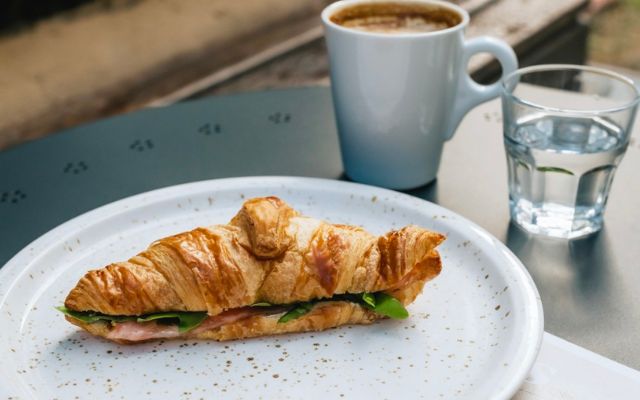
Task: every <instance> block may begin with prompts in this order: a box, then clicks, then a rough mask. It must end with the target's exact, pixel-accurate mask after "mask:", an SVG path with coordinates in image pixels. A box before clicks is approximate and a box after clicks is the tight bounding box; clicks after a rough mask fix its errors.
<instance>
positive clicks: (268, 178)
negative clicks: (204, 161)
mask: <svg viewBox="0 0 640 400" xmlns="http://www.w3.org/2000/svg"><path fill="white" fill-rule="evenodd" d="M256 181H259V182H260V183H261V184H262V185H268V186H278V185H280V186H286V185H287V184H288V185H291V184H295V183H298V184H308V185H311V186H315V187H322V186H323V185H324V187H327V188H328V189H331V187H333V188H336V189H337V188H340V189H349V188H352V189H354V188H355V189H357V191H358V192H359V193H360V194H362V192H363V191H365V192H370V191H375V193H376V195H377V196H379V195H380V194H382V195H384V194H388V195H392V196H394V197H396V198H399V199H400V200H405V201H413V202H417V203H421V202H424V203H428V204H430V206H432V207H435V208H436V209H437V210H438V211H442V212H444V213H448V214H451V215H454V216H455V217H456V218H457V219H458V220H460V221H461V222H463V223H465V224H468V225H469V228H470V229H473V230H476V231H478V232H480V233H482V234H484V235H486V236H487V237H488V238H491V239H492V241H493V242H494V244H495V245H496V246H497V247H498V249H500V250H501V251H502V252H503V253H504V255H505V256H506V257H507V258H508V259H509V261H510V262H511V264H513V266H516V267H517V268H516V269H514V271H512V272H515V273H517V275H518V279H519V280H520V281H521V282H522V283H523V285H524V288H525V289H526V292H521V293H520V294H521V295H522V296H523V298H524V302H525V305H526V309H527V310H528V311H529V312H530V313H531V316H530V317H531V318H529V322H530V323H531V329H530V330H529V331H528V332H527V331H525V334H524V335H523V339H522V340H523V343H532V342H533V344H532V345H530V346H529V347H528V348H526V352H525V355H524V357H523V358H522V359H521V360H519V363H518V368H516V369H515V372H514V373H513V374H512V376H511V379H510V382H509V383H507V384H505V385H503V386H502V388H501V390H499V391H497V392H496V393H495V397H494V398H496V399H510V398H511V397H512V396H513V395H515V394H516V392H517V391H518V389H519V388H520V386H521V385H522V383H523V382H524V380H525V379H526V377H527V375H528V374H529V372H530V371H531V368H532V367H533V364H534V363H535V361H536V359H537V357H538V353H539V352H540V348H541V346H542V339H543V334H544V311H543V307H542V301H541V299H540V294H539V292H538V289H537V287H536V285H535V282H534V281H533V278H532V277H531V275H530V274H529V272H528V271H527V269H526V267H525V266H524V264H523V263H522V261H520V259H519V258H518V257H517V256H516V255H515V254H513V252H512V251H511V250H510V249H509V248H508V247H507V246H506V245H505V244H504V243H502V242H501V241H500V240H498V239H497V238H496V237H495V236H494V235H492V234H491V233H490V232H488V231H487V230H486V229H484V228H482V227H481V226H479V225H478V224H476V223H475V222H473V221H470V220H469V219H467V218H466V217H463V216H462V215H460V214H458V213H456V212H454V211H452V210H449V209H448V208H446V207H443V206H441V205H439V204H436V203H433V202H430V201H428V200H424V199H421V198H419V197H416V196H412V195H409V194H406V193H402V192H398V191H394V190H390V189H385V188H381V187H377V186H371V185H366V184H361V183H356V182H349V181H340V180H335V179H326V178H316V177H301V176H285V175H265V176H243V177H232V178H222V179H206V180H200V181H194V182H186V183H181V184H177V185H170V186H166V187H162V188H157V189H153V190H150V191H146V192H142V193H138V194H135V195H132V196H128V197H125V198H122V199H119V200H116V201H113V202H110V203H107V204H104V205H102V206H99V207H96V208H94V209H92V210H89V211H87V212H84V213H82V214H80V215H78V216H76V217H74V218H71V219H69V220H67V221H65V222H63V223H61V224H59V225H57V226H56V227H54V228H52V229H50V230H49V231H47V232H45V233H43V234H42V235H40V236H39V237H38V238H36V239H35V240H33V241H32V242H30V243H29V244H27V245H26V246H25V247H23V248H22V250H20V251H19V252H18V253H16V254H15V255H14V256H13V257H11V258H10V259H9V261H7V262H6V263H5V264H4V265H3V266H2V268H0V288H3V287H5V290H6V292H5V293H4V294H2V292H0V294H2V297H1V298H0V309H1V308H2V306H3V304H4V303H5V301H6V299H7V298H8V295H9V294H10V293H11V288H12V286H13V285H14V284H15V283H16V281H17V280H18V279H19V278H20V277H21V276H22V273H26V270H25V271H23V272H20V268H24V264H25V263H24V262H22V260H23V259H28V260H29V259H32V258H33V256H32V255H30V254H29V251H31V250H37V252H36V254H37V253H43V252H45V251H46V249H47V248H48V247H50V246H52V245H55V244H56V243H57V242H58V241H57V240H56V238H58V237H59V236H60V234H62V233H66V231H67V230H71V229H72V228H70V227H74V230H77V229H78V228H79V226H78V224H80V227H83V226H84V225H83V224H82V223H83V222H85V220H88V221H91V224H95V223H96V222H97V221H100V220H103V219H107V218H110V216H111V215H113V211H116V210H117V209H118V208H119V207H121V205H122V204H123V203H130V202H134V203H136V202H139V201H140V200H142V199H143V198H145V197H158V198H157V199H156V201H160V200H162V199H164V198H166V197H171V196H172V195H174V194H179V193H180V192H184V191H185V190H186V191H191V192H195V191H197V189H198V188H199V187H211V186H218V187H220V188H223V187H226V188H229V187H233V186H244V187H247V186H248V183H255V182H256ZM301 189H303V190H304V188H301ZM298 190H300V189H298ZM140 206H144V204H136V205H134V206H133V207H132V208H131V209H135V208H137V207H140ZM120 211H122V210H120ZM71 231H73V230H71ZM29 263H30V262H29ZM11 273H14V274H15V276H13V278H12V279H11V280H6V279H5V276H7V275H9V274H11ZM16 273H17V274H16Z"/></svg>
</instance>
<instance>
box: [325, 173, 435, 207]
mask: <svg viewBox="0 0 640 400" xmlns="http://www.w3.org/2000/svg"><path fill="white" fill-rule="evenodd" d="M338 179H339V180H341V181H347V182H355V181H353V180H351V179H350V178H349V177H348V176H347V175H346V174H345V173H344V172H343V173H342V174H341V175H340V177H339V178H338ZM355 183H358V182H355ZM398 191H399V192H402V193H406V194H408V195H411V196H416V197H419V198H421V199H423V200H427V201H430V202H432V203H436V204H437V203H438V180H437V179H434V180H433V181H431V182H429V183H427V184H426V185H423V186H420V187H417V188H414V189H409V190H398Z"/></svg>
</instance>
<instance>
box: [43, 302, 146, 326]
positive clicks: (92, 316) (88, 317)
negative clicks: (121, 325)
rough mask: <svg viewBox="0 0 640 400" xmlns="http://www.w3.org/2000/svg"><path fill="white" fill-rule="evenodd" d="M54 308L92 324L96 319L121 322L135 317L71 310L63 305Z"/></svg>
mask: <svg viewBox="0 0 640 400" xmlns="http://www.w3.org/2000/svg"><path fill="white" fill-rule="evenodd" d="M55 308H56V310H58V311H60V312H62V313H63V314H64V315H68V316H70V317H71V318H75V319H77V320H79V321H82V322H84V323H86V324H93V323H94V322H98V321H111V322H123V321H135V319H136V317H129V316H124V315H105V314H100V313H95V312H90V311H84V312H83V311H73V310H69V309H68V308H67V307H65V306H60V307H55Z"/></svg>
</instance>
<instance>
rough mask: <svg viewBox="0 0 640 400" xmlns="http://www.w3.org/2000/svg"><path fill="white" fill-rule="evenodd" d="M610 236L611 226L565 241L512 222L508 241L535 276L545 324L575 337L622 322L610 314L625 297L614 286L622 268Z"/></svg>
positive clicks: (533, 276) (556, 332)
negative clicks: (620, 295)
mask: <svg viewBox="0 0 640 400" xmlns="http://www.w3.org/2000/svg"><path fill="white" fill-rule="evenodd" d="M608 241H609V240H608V235H607V231H606V228H603V230H602V231H601V232H600V233H597V234H594V235H591V236H589V237H586V238H583V239H575V240H563V239H554V238H547V237H543V236H538V235H532V234H529V233H527V232H525V231H524V230H522V229H521V228H519V227H518V226H516V225H515V224H514V223H513V222H511V223H510V224H509V227H508V230H507V234H506V244H507V246H508V247H509V248H510V249H511V251H513V252H514V253H515V254H516V255H517V256H518V258H520V260H522V262H523V263H524V265H525V266H526V268H527V269H528V270H529V273H530V274H531V276H532V278H533V280H534V281H535V283H536V285H537V287H538V290H539V291H540V296H541V298H542V303H543V306H544V312H545V326H546V327H547V328H551V329H550V331H551V332H552V333H554V334H556V335H559V336H562V337H564V338H567V339H570V340H571V337H575V336H582V335H589V330H590V328H591V327H594V326H595V325H600V324H615V323H616V321H613V320H610V317H611V316H612V315H615V312H614V311H615V307H616V304H618V303H619V302H620V301H623V302H624V299H619V298H618V297H619V293H616V292H615V291H614V290H613V288H614V287H616V285H614V284H613V281H614V280H615V279H617V277H616V270H617V268H616V260H615V257H614V255H613V254H611V252H610V250H609V249H610V245H609V244H608ZM594 316H597V319H596V320H594Z"/></svg>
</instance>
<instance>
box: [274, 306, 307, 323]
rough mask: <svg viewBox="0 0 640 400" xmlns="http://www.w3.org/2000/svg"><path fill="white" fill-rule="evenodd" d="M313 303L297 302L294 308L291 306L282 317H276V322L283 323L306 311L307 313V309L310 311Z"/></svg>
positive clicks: (298, 316)
mask: <svg viewBox="0 0 640 400" xmlns="http://www.w3.org/2000/svg"><path fill="white" fill-rule="evenodd" d="M314 305H315V304H314V303H312V302H310V301H307V302H304V303H297V304H296V305H295V306H294V308H292V309H291V310H289V311H287V312H286V313H285V314H284V315H283V316H282V317H280V319H278V323H279V324H281V323H284V322H289V321H291V320H294V319H296V318H300V317H301V316H303V315H305V314H306V313H308V312H309V311H311V309H312V308H313V306H314Z"/></svg>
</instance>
